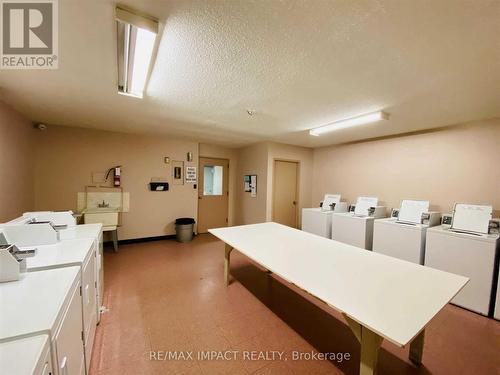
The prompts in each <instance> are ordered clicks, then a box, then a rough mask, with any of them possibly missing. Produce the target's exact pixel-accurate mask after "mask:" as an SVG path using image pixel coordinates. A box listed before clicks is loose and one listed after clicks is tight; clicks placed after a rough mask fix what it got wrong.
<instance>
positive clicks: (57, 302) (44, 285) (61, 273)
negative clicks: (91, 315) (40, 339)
mask: <svg viewBox="0 0 500 375" xmlns="http://www.w3.org/2000/svg"><path fill="white" fill-rule="evenodd" d="M79 280H80V267H65V268H57V269H52V270H47V271H38V272H28V273H25V274H22V275H21V279H20V280H18V281H11V282H7V283H0V306H1V314H0V342H2V341H8V340H11V339H13V338H17V337H19V338H20V337H23V336H24V337H25V336H33V335H35V334H40V333H49V332H51V331H53V330H54V329H55V324H56V323H57V321H58V317H59V314H62V312H63V311H62V310H63V309H62V306H63V305H64V302H65V300H66V299H67V298H69V297H70V296H69V295H68V294H69V291H70V290H71V288H72V287H73V286H74V285H75V284H76V283H77V282H78V281H79Z"/></svg>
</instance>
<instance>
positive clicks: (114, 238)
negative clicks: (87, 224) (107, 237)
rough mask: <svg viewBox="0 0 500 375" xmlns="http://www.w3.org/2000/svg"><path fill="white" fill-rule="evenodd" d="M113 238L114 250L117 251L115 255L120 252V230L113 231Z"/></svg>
mask: <svg viewBox="0 0 500 375" xmlns="http://www.w3.org/2000/svg"><path fill="white" fill-rule="evenodd" d="M111 237H112V238H113V249H114V250H115V253H117V252H118V230H116V229H115V230H112V231H111Z"/></svg>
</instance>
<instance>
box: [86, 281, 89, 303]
mask: <svg viewBox="0 0 500 375" xmlns="http://www.w3.org/2000/svg"><path fill="white" fill-rule="evenodd" d="M85 297H87V305H88V304H89V303H90V294H89V284H87V285H85Z"/></svg>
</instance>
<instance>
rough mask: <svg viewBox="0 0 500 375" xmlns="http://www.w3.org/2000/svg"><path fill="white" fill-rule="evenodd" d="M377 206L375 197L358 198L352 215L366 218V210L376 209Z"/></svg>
mask: <svg viewBox="0 0 500 375" xmlns="http://www.w3.org/2000/svg"><path fill="white" fill-rule="evenodd" d="M377 205H378V198H376V197H358V200H357V201H356V208H355V209H354V215H356V216H368V209H369V208H370V207H376V206H377Z"/></svg>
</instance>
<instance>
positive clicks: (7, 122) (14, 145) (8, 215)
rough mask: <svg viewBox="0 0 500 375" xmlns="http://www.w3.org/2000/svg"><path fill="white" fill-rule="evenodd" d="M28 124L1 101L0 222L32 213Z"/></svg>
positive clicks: (32, 195)
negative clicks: (26, 212)
mask: <svg viewBox="0 0 500 375" xmlns="http://www.w3.org/2000/svg"><path fill="white" fill-rule="evenodd" d="M36 132H37V130H35V129H34V128H33V125H32V123H31V122H30V121H28V120H27V119H25V118H24V117H22V116H21V115H20V114H19V113H17V112H15V111H14V110H13V109H11V108H10V107H8V106H7V105H6V104H4V103H2V102H0V222H4V221H8V220H11V219H14V218H15V217H18V216H19V215H21V214H22V213H23V212H25V211H30V210H33V206H34V190H33V188H34V183H33V160H34V158H35V157H36V155H35V153H34V150H33V145H34V143H33V136H34V134H35V133H36Z"/></svg>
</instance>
